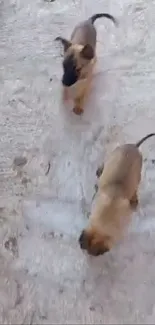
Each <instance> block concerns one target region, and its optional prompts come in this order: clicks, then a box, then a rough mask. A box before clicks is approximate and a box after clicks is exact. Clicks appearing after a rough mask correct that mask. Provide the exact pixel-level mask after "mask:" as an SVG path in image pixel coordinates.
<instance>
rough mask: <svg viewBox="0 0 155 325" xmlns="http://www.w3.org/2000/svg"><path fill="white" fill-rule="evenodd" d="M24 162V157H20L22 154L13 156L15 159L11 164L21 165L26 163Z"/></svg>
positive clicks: (25, 160)
mask: <svg viewBox="0 0 155 325" xmlns="http://www.w3.org/2000/svg"><path fill="white" fill-rule="evenodd" d="M26 163H27V159H26V157H22V156H19V157H15V159H14V161H13V164H14V165H15V166H16V167H22V166H24V165H26Z"/></svg>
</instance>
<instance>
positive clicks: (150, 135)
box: [136, 133, 155, 148]
mask: <svg viewBox="0 0 155 325" xmlns="http://www.w3.org/2000/svg"><path fill="white" fill-rule="evenodd" d="M153 136H155V133H149V134H148V135H146V136H145V137H144V138H142V139H141V140H140V141H138V142H137V143H136V147H137V148H139V146H140V145H141V144H142V143H143V142H144V141H145V140H147V139H148V138H151V137H153Z"/></svg>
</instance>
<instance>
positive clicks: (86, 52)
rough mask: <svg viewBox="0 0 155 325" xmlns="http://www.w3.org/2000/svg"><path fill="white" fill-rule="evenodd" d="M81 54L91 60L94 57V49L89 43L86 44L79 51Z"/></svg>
mask: <svg viewBox="0 0 155 325" xmlns="http://www.w3.org/2000/svg"><path fill="white" fill-rule="evenodd" d="M80 54H81V56H82V57H83V58H84V59H86V60H92V59H93V57H94V50H93V48H92V46H91V45H89V44H86V45H85V46H84V47H83V49H82V50H81V52H80Z"/></svg>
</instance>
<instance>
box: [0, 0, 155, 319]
mask: <svg viewBox="0 0 155 325" xmlns="http://www.w3.org/2000/svg"><path fill="white" fill-rule="evenodd" d="M94 3H95V4H94ZM101 11H105V12H106V11H107V12H109V13H111V14H113V15H115V16H116V17H117V18H118V19H119V22H120V25H119V28H118V29H116V28H115V27H114V26H113V24H112V23H111V22H110V21H108V20H106V19H100V20H98V22H96V26H97V30H98V47H97V52H98V63H97V67H96V72H95V76H94V82H93V87H92V93H91V94H90V98H89V100H88V103H87V105H86V108H85V112H84V115H83V116H81V117H79V116H76V115H74V114H73V113H72V112H71V106H70V107H68V108H67V107H63V105H62V103H61V93H60V89H61V88H60V78H61V72H62V71H61V60H62V58H61V47H60V46H59V45H58V44H57V43H55V42H54V38H55V37H56V36H58V35H60V34H61V35H64V36H67V35H68V36H69V35H70V33H71V30H72V28H73V27H74V26H75V24H76V22H79V20H81V19H83V18H86V17H88V16H89V15H91V14H92V13H96V12H101ZM154 17H155V1H154V0H150V1H149V2H147V3H146V2H144V1H142V0H137V2H135V0H134V1H133V0H117V1H116V0H104V1H102V0H97V1H96V2H94V1H92V0H85V1H83V2H82V1H80V0H77V1H71V0H68V1H67V2H64V1H63V0H60V1H58V0H56V1H54V2H47V1H43V0H35V1H32V0H27V1H24V0H5V1H2V0H1V1H0V28H1V32H0V148H1V150H0V167H1V168H0V184H1V186H0V244H1V245H0V324H15V323H16V324H50V323H52V324H62V323H63V324H73V323H74V324H75V323H76V324H97V323H99V324H118V323H119V324H128V323H130V324H139V323H140V324H154V321H155V289H154V281H155V276H154V270H155V260H154V257H155V236H154V231H155V219H154V218H155V216H154V198H155V139H153V138H152V139H150V140H148V141H147V142H146V143H145V144H144V145H143V146H142V148H141V149H142V151H143V157H144V165H143V179H142V183H141V188H140V206H139V209H138V211H137V213H136V214H134V215H133V222H132V224H131V227H130V229H129V233H128V234H127V236H126V238H125V239H124V240H123V242H122V243H120V244H119V245H118V246H117V247H115V248H114V249H113V250H112V251H111V252H110V253H108V254H107V255H105V256H103V257H98V258H92V257H89V256H87V255H85V254H84V253H83V252H82V251H81V250H80V248H79V246H78V242H77V238H78V236H79V233H80V230H81V229H82V228H83V226H84V224H85V223H86V222H87V214H88V212H89V211H90V206H91V200H92V195H93V193H94V185H95V181H96V178H95V172H96V168H97V167H98V165H99V164H100V163H101V161H103V160H104V157H105V155H106V154H108V153H109V152H110V151H111V150H112V149H113V148H114V147H115V146H116V145H117V144H119V143H124V142H125V141H137V140H138V139H139V138H140V137H142V136H143V135H145V134H146V133H148V132H152V131H154V128H155V110H154V96H155V95H153V94H154V84H155V71H154V70H155V56H154V44H155V33H154ZM50 78H52V80H51V81H50ZM18 155H24V156H25V157H26V158H27V161H28V163H27V164H26V165H25V166H23V167H21V168H18V171H16V169H12V162H13V160H14V158H15V157H16V156H18ZM49 161H50V163H51V168H50V171H49V174H48V175H47V176H46V175H45V174H46V172H47V170H48V162H49Z"/></svg>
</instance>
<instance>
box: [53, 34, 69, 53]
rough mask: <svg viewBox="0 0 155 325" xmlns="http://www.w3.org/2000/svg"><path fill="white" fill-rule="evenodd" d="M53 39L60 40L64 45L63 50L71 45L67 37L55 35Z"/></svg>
mask: <svg viewBox="0 0 155 325" xmlns="http://www.w3.org/2000/svg"><path fill="white" fill-rule="evenodd" d="M55 41H60V42H61V43H62V45H63V47H64V52H66V51H67V50H68V48H69V47H70V46H71V42H70V41H68V40H67V39H65V38H63V37H60V36H58V37H56V38H55Z"/></svg>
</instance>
